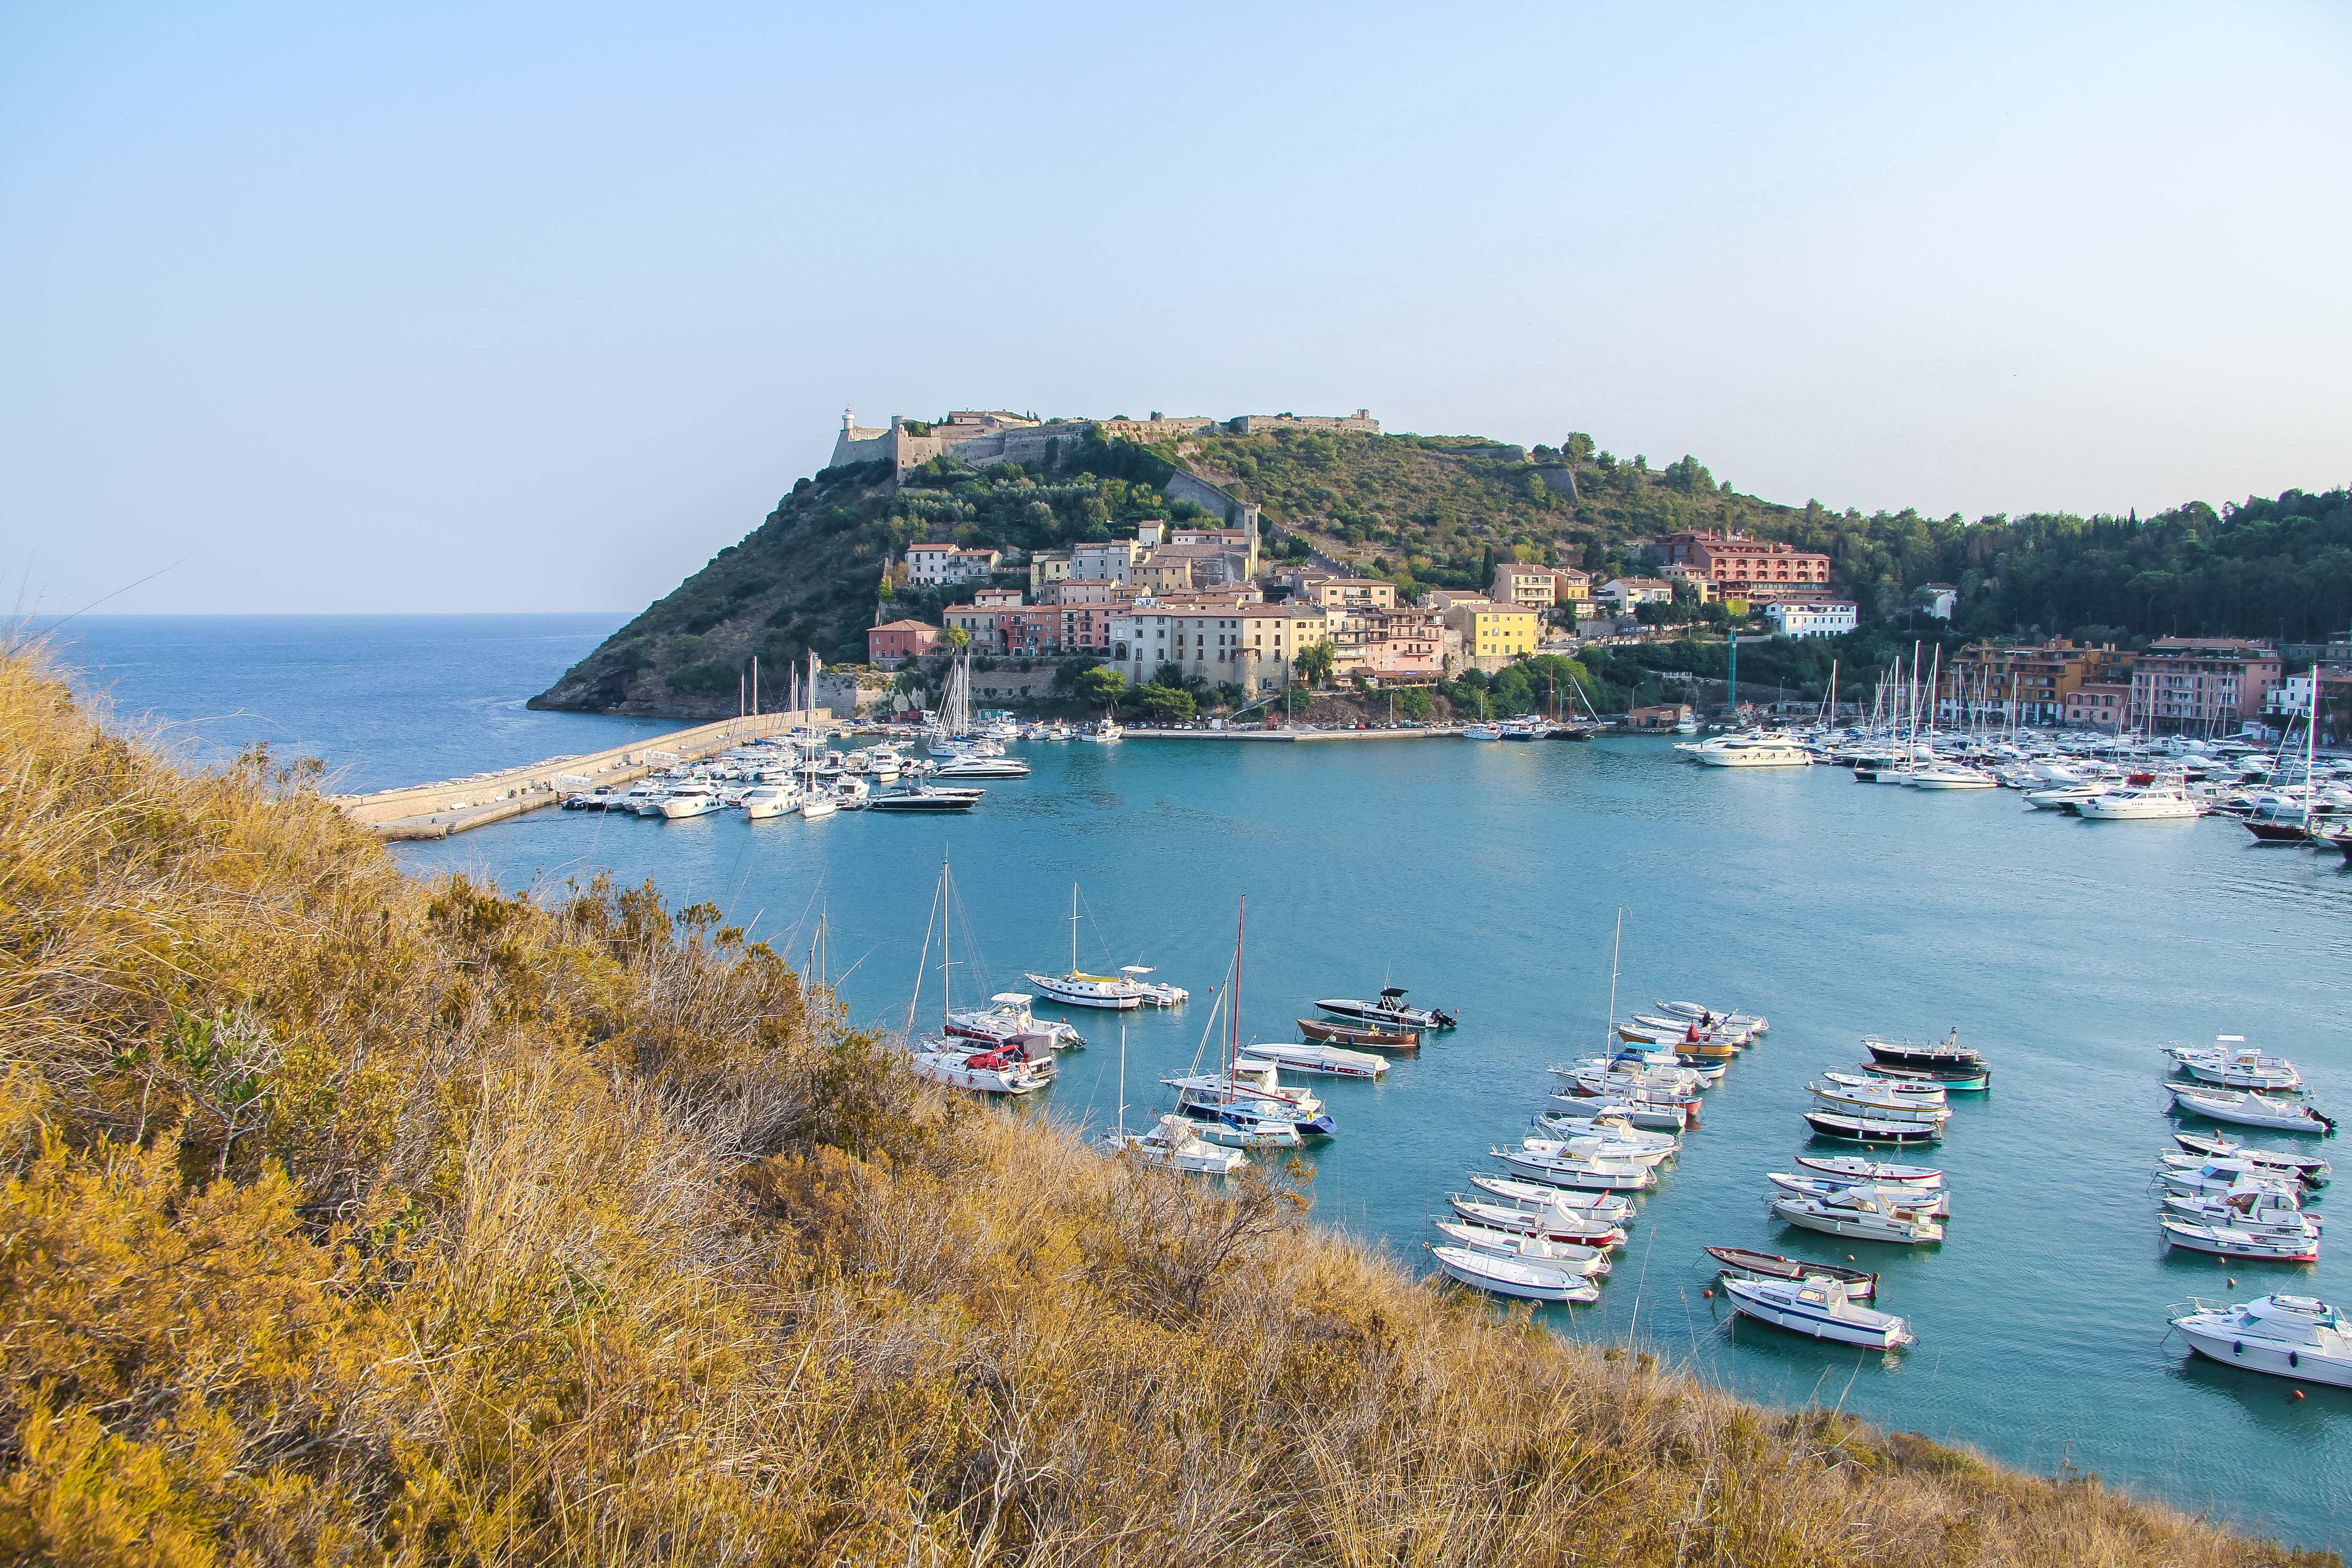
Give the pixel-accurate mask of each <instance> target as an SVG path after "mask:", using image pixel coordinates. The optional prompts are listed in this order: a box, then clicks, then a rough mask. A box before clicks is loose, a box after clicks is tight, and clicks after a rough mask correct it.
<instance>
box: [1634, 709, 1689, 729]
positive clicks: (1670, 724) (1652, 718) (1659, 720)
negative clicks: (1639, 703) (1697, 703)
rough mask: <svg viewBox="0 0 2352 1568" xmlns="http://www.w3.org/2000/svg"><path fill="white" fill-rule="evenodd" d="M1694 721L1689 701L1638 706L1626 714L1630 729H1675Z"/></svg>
mask: <svg viewBox="0 0 2352 1568" xmlns="http://www.w3.org/2000/svg"><path fill="white" fill-rule="evenodd" d="M1691 722H1692V717H1691V706H1690V704H1688V703H1660V704H1658V705H1657V706H1654V707H1637V708H1635V709H1634V710H1633V712H1631V713H1629V714H1627V715H1626V716H1625V727H1626V728H1628V729H1673V728H1675V727H1676V726H1678V725H1685V724H1689V723H1691Z"/></svg>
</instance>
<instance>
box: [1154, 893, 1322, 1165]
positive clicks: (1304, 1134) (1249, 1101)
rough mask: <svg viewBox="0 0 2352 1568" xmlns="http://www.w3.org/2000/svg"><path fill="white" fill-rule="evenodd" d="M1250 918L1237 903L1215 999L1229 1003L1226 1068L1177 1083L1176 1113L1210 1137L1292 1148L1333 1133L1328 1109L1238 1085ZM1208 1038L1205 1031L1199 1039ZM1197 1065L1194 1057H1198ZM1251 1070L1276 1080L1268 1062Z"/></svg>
mask: <svg viewBox="0 0 2352 1568" xmlns="http://www.w3.org/2000/svg"><path fill="white" fill-rule="evenodd" d="M1248 920H1249V900H1248V898H1246V897H1244V898H1243V900H1242V904H1241V915H1240V917H1239V918H1238V919H1237V920H1236V921H1235V923H1234V966H1233V969H1232V971H1231V974H1230V977H1229V978H1228V980H1227V983H1226V986H1225V990H1224V994H1223V997H1221V998H1219V1005H1220V1006H1222V1007H1224V1008H1226V1009H1228V1011H1227V1014H1226V1017H1225V1032H1224V1049H1223V1057H1224V1071H1223V1073H1222V1074H1220V1075H1219V1076H1218V1077H1217V1078H1216V1079H1215V1080H1213V1085H1214V1086H1213V1087H1212V1086H1211V1085H1210V1084H1209V1083H1205V1082H1201V1081H1200V1080H1198V1079H1194V1080H1193V1081H1192V1084H1193V1086H1192V1087H1185V1088H1180V1089H1179V1090H1178V1091H1177V1095H1176V1109H1177V1112H1178V1113H1179V1114H1181V1115H1183V1116H1186V1117H1188V1118H1190V1119H1191V1120H1192V1122H1193V1123H1194V1124H1196V1126H1197V1127H1198V1128H1199V1130H1200V1134H1201V1136H1202V1137H1204V1138H1206V1139H1208V1140H1209V1141H1210V1142H1212V1143H1216V1144H1224V1145H1228V1146H1231V1147H1234V1148H1244V1149H1295V1148H1297V1146H1298V1145H1300V1144H1301V1143H1303V1142H1305V1141H1306V1140H1307V1139H1308V1138H1328V1137H1329V1136H1330V1135H1331V1134H1332V1131H1333V1129H1332V1124H1331V1117H1330V1115H1329V1113H1328V1112H1321V1111H1318V1112H1316V1113H1312V1114H1310V1113H1307V1108H1306V1107H1305V1106H1304V1105H1302V1104H1300V1103H1297V1100H1295V1099H1287V1098H1276V1097H1274V1096H1273V1095H1271V1094H1266V1095H1258V1094H1253V1093H1251V1092H1248V1091H1247V1090H1245V1089H1242V1088H1240V1087H1238V1086H1237V1085H1238V1082H1239V1081H1238V1080H1237V1078H1236V1071H1237V1068H1236V1063H1237V1061H1238V1059H1239V1058H1240V1055H1241V1040H1242V1034H1241V1030H1242V1006H1241V1003H1242V934H1243V932H1244V929H1246V927H1247V925H1248ZM1216 1022H1217V1015H1216V1013H1215V1012H1214V1011H1212V1012H1211V1013H1210V1015H1209V1027H1210V1028H1211V1029H1213V1028H1215V1027H1216ZM1207 1042H1208V1036H1207V1031H1206V1030H1203V1031H1202V1044H1203V1045H1206V1044H1207ZM1196 1065H1197V1061H1196ZM1254 1071H1260V1072H1262V1074H1263V1078H1264V1081H1265V1082H1268V1083H1271V1082H1274V1081H1275V1075H1276V1068H1275V1065H1274V1064H1273V1063H1271V1062H1265V1063H1261V1064H1259V1066H1258V1067H1257V1068H1256V1069H1254Z"/></svg>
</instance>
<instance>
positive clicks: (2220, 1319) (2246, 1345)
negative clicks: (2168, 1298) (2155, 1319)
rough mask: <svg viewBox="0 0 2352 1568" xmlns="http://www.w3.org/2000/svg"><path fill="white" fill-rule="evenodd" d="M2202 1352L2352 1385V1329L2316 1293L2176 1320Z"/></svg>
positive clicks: (2280, 1373) (2255, 1367)
mask: <svg viewBox="0 0 2352 1568" xmlns="http://www.w3.org/2000/svg"><path fill="white" fill-rule="evenodd" d="M2172 1326H2173V1327H2174V1328H2176V1329H2179V1331H2180V1337H2181V1338H2183V1339H2185V1340H2187V1341H2188V1342H2189V1348H2190V1349H2191V1350H2193V1351H2195V1352H2196V1353H2197V1354H2200V1355H2203V1356H2209V1357H2210V1358H2211V1359H2212V1360H2215V1361H2219V1362H2222V1363H2225V1364H2229V1365H2231V1366H2242V1367H2245V1368H2247V1369H2248V1370H2250V1371H2253V1372H2267V1373H2269V1374H2271V1375H2273V1376H2276V1377H2292V1378H2295V1379H2298V1380H2301V1381H2305V1382H2310V1383H2325V1384H2328V1385H2333V1386H2335V1387H2337V1388H2352V1330H2348V1329H2347V1327H2346V1325H2345V1322H2344V1319H2343V1316H2342V1314H2341V1313H2339V1312H2336V1309H2335V1308H2333V1307H2331V1306H2329V1305H2328V1304H2327V1303H2326V1301H2321V1300H2320V1299H2319V1298H2318V1297H2316V1296H2278V1295H2271V1296H2262V1297H2258V1298H2257V1299H2255V1300H2253V1301H2242V1302H2240V1303H2238V1304H2237V1305H2236V1306H2233V1307H2220V1308H2215V1307H2207V1306H2203V1305H2201V1304H2200V1305H2198V1306H2197V1309H2196V1310H2195V1311H2193V1312H2183V1313H2182V1314H2181V1315H2180V1316H2179V1317H2177V1318H2174V1319H2173V1320H2172Z"/></svg>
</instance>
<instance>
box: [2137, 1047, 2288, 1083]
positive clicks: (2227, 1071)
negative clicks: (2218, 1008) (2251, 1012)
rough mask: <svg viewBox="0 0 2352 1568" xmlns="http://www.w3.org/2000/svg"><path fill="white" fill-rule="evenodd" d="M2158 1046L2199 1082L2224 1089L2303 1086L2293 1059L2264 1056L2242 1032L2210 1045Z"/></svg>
mask: <svg viewBox="0 0 2352 1568" xmlns="http://www.w3.org/2000/svg"><path fill="white" fill-rule="evenodd" d="M2162 1049H2163V1051H2164V1054H2165V1055H2167V1056H2168V1057H2170V1058H2172V1060H2173V1061H2175V1062H2177V1063H2179V1065H2180V1067H2181V1068H2182V1069H2183V1070H2184V1071H2187V1072H2188V1074H2189V1076H2190V1077H2191V1078H2194V1079H2196V1080H2197V1081H2198V1082H2200V1083H2211V1084H2216V1085H2219V1086H2220V1087H2221V1088H2224V1089H2269V1090H2293V1089H2300V1088H2302V1087H2303V1074H2302V1073H2300V1072H2297V1071H2295V1070H2294V1062H2292V1061H2288V1060H2287V1059H2286V1058H2284V1057H2283V1056H2264V1055H2263V1053H2262V1051H2260V1050H2259V1049H2257V1048H2255V1047H2252V1046H2249V1045H2248V1044H2247V1043H2246V1037H2245V1036H2244V1035H2242V1034H2225V1035H2223V1036H2221V1038H2220V1039H2219V1040H2215V1041H2214V1042H2213V1044H2212V1046H2211V1047H2210V1048H2207V1047H2203V1046H2191V1045H2168V1046H2165V1047H2163V1048H2162Z"/></svg>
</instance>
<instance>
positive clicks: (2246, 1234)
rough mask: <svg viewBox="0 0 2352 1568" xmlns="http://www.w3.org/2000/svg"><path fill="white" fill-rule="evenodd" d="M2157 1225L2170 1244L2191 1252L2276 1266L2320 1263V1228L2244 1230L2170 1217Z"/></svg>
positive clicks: (2160, 1220) (2161, 1220)
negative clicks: (2277, 1264)
mask: <svg viewBox="0 0 2352 1568" xmlns="http://www.w3.org/2000/svg"><path fill="white" fill-rule="evenodd" d="M2157 1223H2158V1225H2159V1226H2160V1227H2162V1228H2163V1231H2164V1239H2165V1241H2166V1243H2167V1244H2168V1245H2169V1246H2173V1247H2178V1248H2180V1249H2183V1250H2186V1251H2189V1252H2205V1253H2210V1255H2212V1256H2213V1257H2216V1258H2242V1259H2246V1260H2254V1261H2267V1262H2273V1263H2316V1262H2318V1261H2319V1233H2318V1231H2317V1229H2316V1228H2312V1229H2309V1230H2307V1231H2284V1230H2243V1229H2240V1228H2237V1227H2235V1226H2229V1225H2200V1224H2198V1223H2197V1222H2195V1221H2193V1220H2188V1219H2173V1218H2164V1219H2159V1220H2158V1221H2157Z"/></svg>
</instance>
